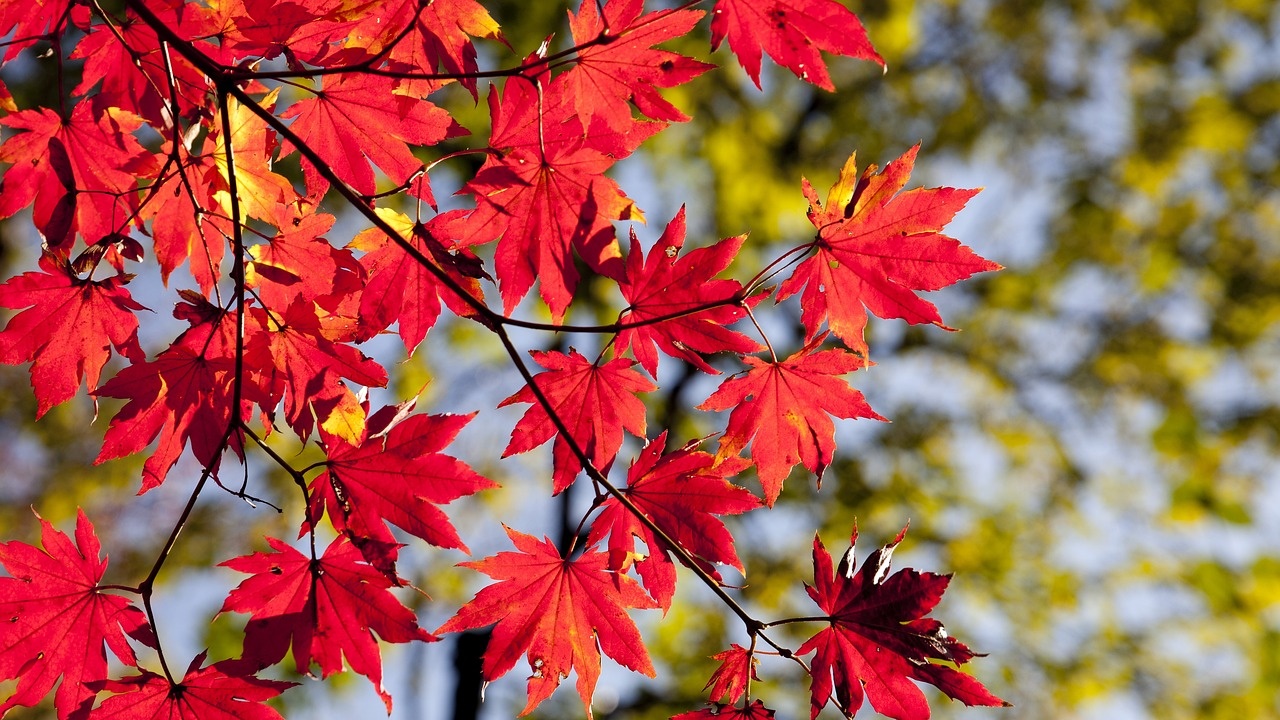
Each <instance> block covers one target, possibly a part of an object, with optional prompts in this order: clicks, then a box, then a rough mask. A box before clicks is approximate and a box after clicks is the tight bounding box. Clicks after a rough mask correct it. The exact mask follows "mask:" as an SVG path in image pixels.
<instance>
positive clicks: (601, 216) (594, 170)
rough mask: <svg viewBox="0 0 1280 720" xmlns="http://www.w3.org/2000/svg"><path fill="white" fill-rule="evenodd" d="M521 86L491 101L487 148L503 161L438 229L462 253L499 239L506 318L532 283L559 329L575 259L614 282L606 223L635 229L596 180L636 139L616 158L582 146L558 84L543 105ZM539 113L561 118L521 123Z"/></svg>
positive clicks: (614, 254)
mask: <svg viewBox="0 0 1280 720" xmlns="http://www.w3.org/2000/svg"><path fill="white" fill-rule="evenodd" d="M529 85H530V84H529V83H527V82H525V81H523V80H516V81H512V82H508V83H506V84H505V85H504V86H503V90H502V93H501V96H499V94H498V91H497V90H493V91H491V92H490V94H489V110H490V115H491V117H492V120H493V134H492V137H491V138H490V144H491V145H493V146H494V147H495V148H496V149H497V148H501V149H502V151H501V152H498V153H494V154H493V155H491V156H490V157H489V158H488V159H486V160H485V164H484V165H483V166H482V167H481V168H480V170H479V171H478V172H477V173H476V175H475V177H474V178H472V179H471V181H469V182H468V183H467V184H466V185H465V186H464V187H463V188H462V191H463V192H466V193H469V194H471V195H473V196H474V197H475V200H476V208H475V210H473V211H472V212H471V213H470V214H468V215H466V216H465V218H460V219H459V220H457V221H454V222H452V223H450V224H449V225H448V226H446V227H443V228H441V229H442V230H444V231H446V233H447V235H448V236H449V237H450V238H451V239H453V238H456V239H457V241H458V244H460V245H463V246H466V247H471V246H475V245H479V244H483V243H487V242H490V241H492V240H493V239H495V238H497V239H498V247H497V250H496V251H495V253H494V268H495V271H496V274H497V276H498V287H499V291H500V292H501V294H502V305H503V308H504V310H505V311H506V312H507V313H508V314H509V313H510V312H511V311H512V310H513V309H515V307H516V305H517V304H519V302H520V300H522V299H523V298H524V296H525V295H527V294H528V292H529V289H530V288H531V287H533V282H534V280H535V279H537V280H538V281H539V283H540V292H541V295H542V298H543V300H545V301H546V303H547V306H548V307H549V308H550V310H551V314H552V317H554V318H555V319H556V320H557V321H559V320H561V319H563V317H564V313H565V310H566V309H567V308H568V307H569V304H570V303H571V302H572V301H573V291H574V289H575V288H576V287H577V284H578V279H579V275H578V270H577V268H576V267H574V262H573V253H574V251H576V252H577V254H578V255H579V256H580V257H581V258H582V259H583V260H584V261H585V262H586V263H587V265H588V266H590V267H591V269H592V270H594V271H596V272H599V273H602V274H604V275H607V276H609V277H617V276H618V274H619V273H620V270H621V261H620V258H621V257H622V252H621V250H620V249H619V248H618V240H617V237H616V234H615V232H614V229H613V224H612V222H613V221H614V220H640V221H643V216H642V215H641V214H640V211H639V209H638V208H636V206H635V203H633V202H632V201H631V199H630V198H628V197H627V196H626V195H625V194H624V193H623V192H622V190H621V189H620V188H619V187H618V185H617V183H615V182H614V181H613V180H612V179H610V178H608V177H606V176H605V175H604V172H605V171H606V170H608V169H609V168H610V167H611V166H612V165H613V163H614V162H615V161H616V160H617V158H618V157H619V155H618V153H619V152H622V151H624V150H626V147H625V145H626V144H627V143H631V142H634V141H636V139H637V138H639V137H640V136H639V135H637V136H636V137H630V136H628V137H627V139H626V140H625V141H620V142H619V143H612V144H610V145H609V149H611V150H613V151H614V152H612V153H606V152H605V151H602V150H601V149H600V148H599V147H597V146H595V145H593V144H591V143H588V142H587V141H586V140H585V139H584V138H585V137H586V129H585V127H584V125H583V123H582V121H581V120H580V119H579V118H578V117H577V116H576V115H574V116H565V115H564V114H563V113H564V112H566V111H567V108H566V107H565V98H564V96H563V89H562V88H563V85H564V84H563V83H562V82H556V83H553V84H552V85H551V87H550V88H548V89H547V90H545V91H544V93H543V100H542V101H541V104H540V101H539V99H538V92H537V90H536V89H534V88H532V87H529ZM499 97H501V99H499ZM543 106H545V107H547V108H558V109H559V112H558V113H557V112H544V113H542V114H541V115H532V116H531V115H529V112H530V108H533V109H534V112H535V113H536V110H537V108H539V107H543ZM647 124H649V125H657V123H647ZM616 139H617V138H614V140H616Z"/></svg>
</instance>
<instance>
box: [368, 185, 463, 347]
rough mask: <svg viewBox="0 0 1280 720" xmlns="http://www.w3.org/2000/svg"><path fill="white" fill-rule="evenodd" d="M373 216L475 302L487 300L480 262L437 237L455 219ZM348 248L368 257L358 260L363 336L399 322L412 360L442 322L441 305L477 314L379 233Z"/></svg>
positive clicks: (392, 213)
mask: <svg viewBox="0 0 1280 720" xmlns="http://www.w3.org/2000/svg"><path fill="white" fill-rule="evenodd" d="M375 212H377V213H378V216H379V217H381V218H382V219H383V220H385V221H386V222H387V224H389V225H391V227H392V228H394V229H396V230H398V231H399V232H400V236H401V237H403V238H405V239H406V240H408V241H409V242H410V243H411V244H412V245H413V246H414V247H415V248H417V249H418V250H419V251H421V253H422V254H423V256H425V257H427V258H429V259H430V260H432V261H434V264H435V265H436V267H438V268H440V269H441V270H443V271H444V272H445V273H447V274H448V275H449V276H450V277H452V278H453V279H454V280H455V281H457V283H458V285H459V286H460V287H462V288H464V289H465V290H467V292H469V293H470V294H471V296H472V297H474V298H477V299H483V298H484V290H483V288H481V286H480V282H479V278H481V277H488V274H487V273H485V272H484V269H483V266H482V265H481V262H480V259H479V258H477V257H476V256H475V254H474V253H472V252H471V251H470V250H467V249H465V248H461V249H454V250H450V249H447V248H445V246H444V243H442V242H440V240H439V239H438V238H437V237H436V232H435V230H434V228H436V227H438V226H439V224H440V222H442V221H446V220H448V219H449V218H450V217H453V216H451V215H449V214H448V213H446V214H445V215H438V216H436V217H435V218H432V219H431V221H430V222H428V223H427V224H425V225H423V224H421V223H416V222H414V221H412V220H410V219H409V217H408V216H407V215H404V214H402V213H398V212H396V211H394V210H390V209H387V208H378V209H377V210H376V211H375ZM453 212H455V213H456V212H458V211H453ZM442 219H443V220H442ZM350 247H353V248H355V249H357V250H363V251H365V255H364V257H362V258H360V264H361V265H362V266H364V268H365V270H366V272H367V273H368V276H369V281H368V283H367V284H366V285H365V287H364V292H363V293H362V295H361V299H360V319H361V322H362V325H363V332H364V333H365V334H367V335H369V336H372V335H373V334H374V333H377V332H380V331H381V330H382V329H383V328H386V327H387V326H388V325H390V324H391V323H393V322H399V332H400V339H401V340H403V341H404V346H405V349H406V350H408V352H409V353H410V354H412V353H413V351H414V349H415V348H417V347H418V344H419V343H421V342H422V340H423V338H425V337H426V336H427V331H428V330H430V329H431V328H432V327H434V326H435V324H436V320H437V319H438V318H439V317H440V309H441V305H440V301H441V300H443V301H444V304H445V305H448V306H449V309H450V310H452V311H453V312H454V313H457V314H458V315H462V316H470V315H474V314H475V310H474V309H473V308H472V307H471V306H470V305H468V304H467V303H466V302H465V301H464V300H463V299H462V298H460V297H458V295H457V294H456V293H454V292H453V291H452V290H449V289H448V288H447V287H446V286H445V285H444V284H443V283H442V282H440V280H438V279H437V278H436V276H435V274H434V273H432V272H431V271H430V270H428V269H427V268H425V267H423V266H422V263H420V262H418V261H417V260H416V259H414V258H413V257H411V256H410V255H409V254H408V253H407V252H405V250H404V248H402V247H400V245H399V244H398V243H396V242H395V241H394V240H392V239H391V238H390V237H389V236H387V234H386V233H384V232H382V231H381V230H379V229H377V228H370V229H368V230H366V231H364V232H362V233H360V234H358V235H356V236H355V238H353V239H352V241H351V245H350Z"/></svg>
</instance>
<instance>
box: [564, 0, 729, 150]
mask: <svg viewBox="0 0 1280 720" xmlns="http://www.w3.org/2000/svg"><path fill="white" fill-rule="evenodd" d="M643 10H644V2H643V0H621V1H619V0H613V2H609V3H607V4H606V5H605V6H604V16H603V17H602V16H601V15H600V10H599V8H598V7H597V3H595V2H590V1H587V2H583V3H582V5H581V7H580V8H579V9H578V14H577V15H573V14H570V15H569V27H570V30H571V31H572V33H573V40H574V43H575V44H578V45H583V44H586V43H590V42H592V41H595V40H596V39H597V38H602V37H605V38H607V40H606V41H604V42H600V43H598V44H595V45H590V46H588V47H586V48H584V49H582V50H580V51H579V52H578V62H577V64H576V65H575V66H574V67H573V69H572V70H570V71H569V72H568V73H567V74H566V77H567V78H568V80H567V82H568V85H569V87H568V91H569V93H570V96H571V97H572V98H573V101H574V103H575V109H576V110H577V112H578V115H579V116H580V117H581V118H583V120H584V122H585V121H586V120H587V119H588V118H591V117H595V116H600V117H602V118H603V119H604V120H605V123H606V124H608V125H609V126H610V127H614V128H618V129H625V128H627V127H629V126H630V124H631V110H630V108H629V106H628V105H627V102H628V101H631V102H633V103H635V105H636V107H638V108H639V109H640V112H642V113H644V114H645V115H646V116H648V117H651V118H653V119H655V120H666V121H671V122H684V121H687V120H688V119H689V116H688V115H685V114H684V113H682V112H680V110H678V109H677V108H676V107H675V106H674V105H672V104H671V103H669V102H667V101H666V100H664V99H663V97H662V95H661V94H659V93H658V88H669V87H675V86H677V85H681V84H683V83H686V82H689V81H690V80H692V79H693V78H695V77H697V76H699V75H701V74H702V73H704V72H706V71H707V70H710V69H711V68H713V67H715V66H714V65H710V64H708V63H704V62H699V61H697V60H694V59H692V58H688V57H685V56H683V55H680V54H678V53H673V52H669V51H666V50H657V49H654V48H653V47H652V46H654V45H657V44H658V43H661V42H666V41H667V40H670V39H672V38H676V37H680V36H682V35H685V34H687V33H689V31H691V30H692V29H693V26H694V25H695V24H697V22H698V20H699V19H700V18H701V17H702V15H703V13H702V11H700V10H660V11H658V12H652V13H649V14H648V15H644V16H641V14H640V13H641V12H642V11H643ZM606 33H607V34H606Z"/></svg>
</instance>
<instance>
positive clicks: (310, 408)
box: [245, 298, 387, 439]
mask: <svg viewBox="0 0 1280 720" xmlns="http://www.w3.org/2000/svg"><path fill="white" fill-rule="evenodd" d="M250 312H251V313H252V317H253V318H254V319H255V321H256V322H257V324H258V325H259V327H260V328H261V331H260V332H256V333H254V334H253V335H252V336H251V337H250V338H249V339H248V340H246V341H245V362H246V363H247V364H249V365H250V366H251V367H255V368H259V369H260V373H261V378H262V385H263V387H264V389H266V390H267V391H268V392H269V393H270V398H271V399H270V400H268V401H266V402H264V403H263V409H264V410H267V409H274V408H275V406H276V404H277V402H278V401H279V400H280V399H282V398H283V400H284V412H285V420H286V421H287V422H288V423H289V427H290V428H292V429H293V431H294V432H296V433H297V434H298V435H299V436H300V437H302V438H303V439H306V438H307V437H308V436H309V435H310V433H311V429H312V427H313V424H314V423H315V422H319V423H321V424H323V423H324V422H325V421H326V420H327V419H328V413H327V412H325V409H324V408H323V407H322V406H321V405H320V404H319V403H317V402H315V401H316V400H317V399H324V398H332V397H335V396H337V395H339V394H341V392H342V390H343V387H342V380H341V378H346V379H348V380H353V381H355V382H358V383H360V384H361V385H364V386H366V387H383V386H385V385H386V384H387V371H386V369H384V368H383V367H382V366H381V365H379V364H378V363H377V362H375V361H373V360H371V359H370V358H368V357H366V356H365V355H364V353H362V352H360V351H359V350H357V349H355V348H354V347H352V346H351V345H348V344H347V343H342V342H333V341H331V340H329V339H328V338H326V337H325V336H324V333H323V332H322V331H321V327H320V317H319V315H318V314H317V308H316V305H315V303H312V302H307V301H306V300H303V299H302V298H298V299H297V300H295V301H294V302H293V303H291V304H290V305H289V306H288V307H287V308H285V309H282V310H281V309H276V308H272V309H270V310H268V309H264V308H256V307H255V308H250ZM313 415H314V417H313Z"/></svg>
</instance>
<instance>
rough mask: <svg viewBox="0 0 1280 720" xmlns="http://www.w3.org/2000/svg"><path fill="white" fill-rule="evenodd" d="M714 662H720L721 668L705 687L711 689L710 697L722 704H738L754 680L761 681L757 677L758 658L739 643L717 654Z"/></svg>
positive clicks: (713, 657) (714, 656)
mask: <svg viewBox="0 0 1280 720" xmlns="http://www.w3.org/2000/svg"><path fill="white" fill-rule="evenodd" d="M711 659H712V660H719V661H720V667H718V668H716V671H715V672H714V673H712V674H711V679H710V680H708V681H707V684H706V685H705V686H703V688H702V689H703V690H707V689H710V691H711V692H710V694H709V697H710V698H711V699H712V700H719V701H721V702H730V703H735V702H737V701H738V700H739V699H740V698H741V697H742V696H743V695H745V694H746V692H747V687H748V686H750V685H751V681H752V680H759V679H760V678H759V677H758V676H757V675H756V662H757V660H756V658H755V656H754V655H753V654H752V653H751V651H749V650H747V649H746V648H744V647H742V646H741V645H739V644H737V643H733V644H731V645H730V646H729V649H728V650H725V651H724V652H721V653H716V654H715V655H713V656H712V658H711Z"/></svg>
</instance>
